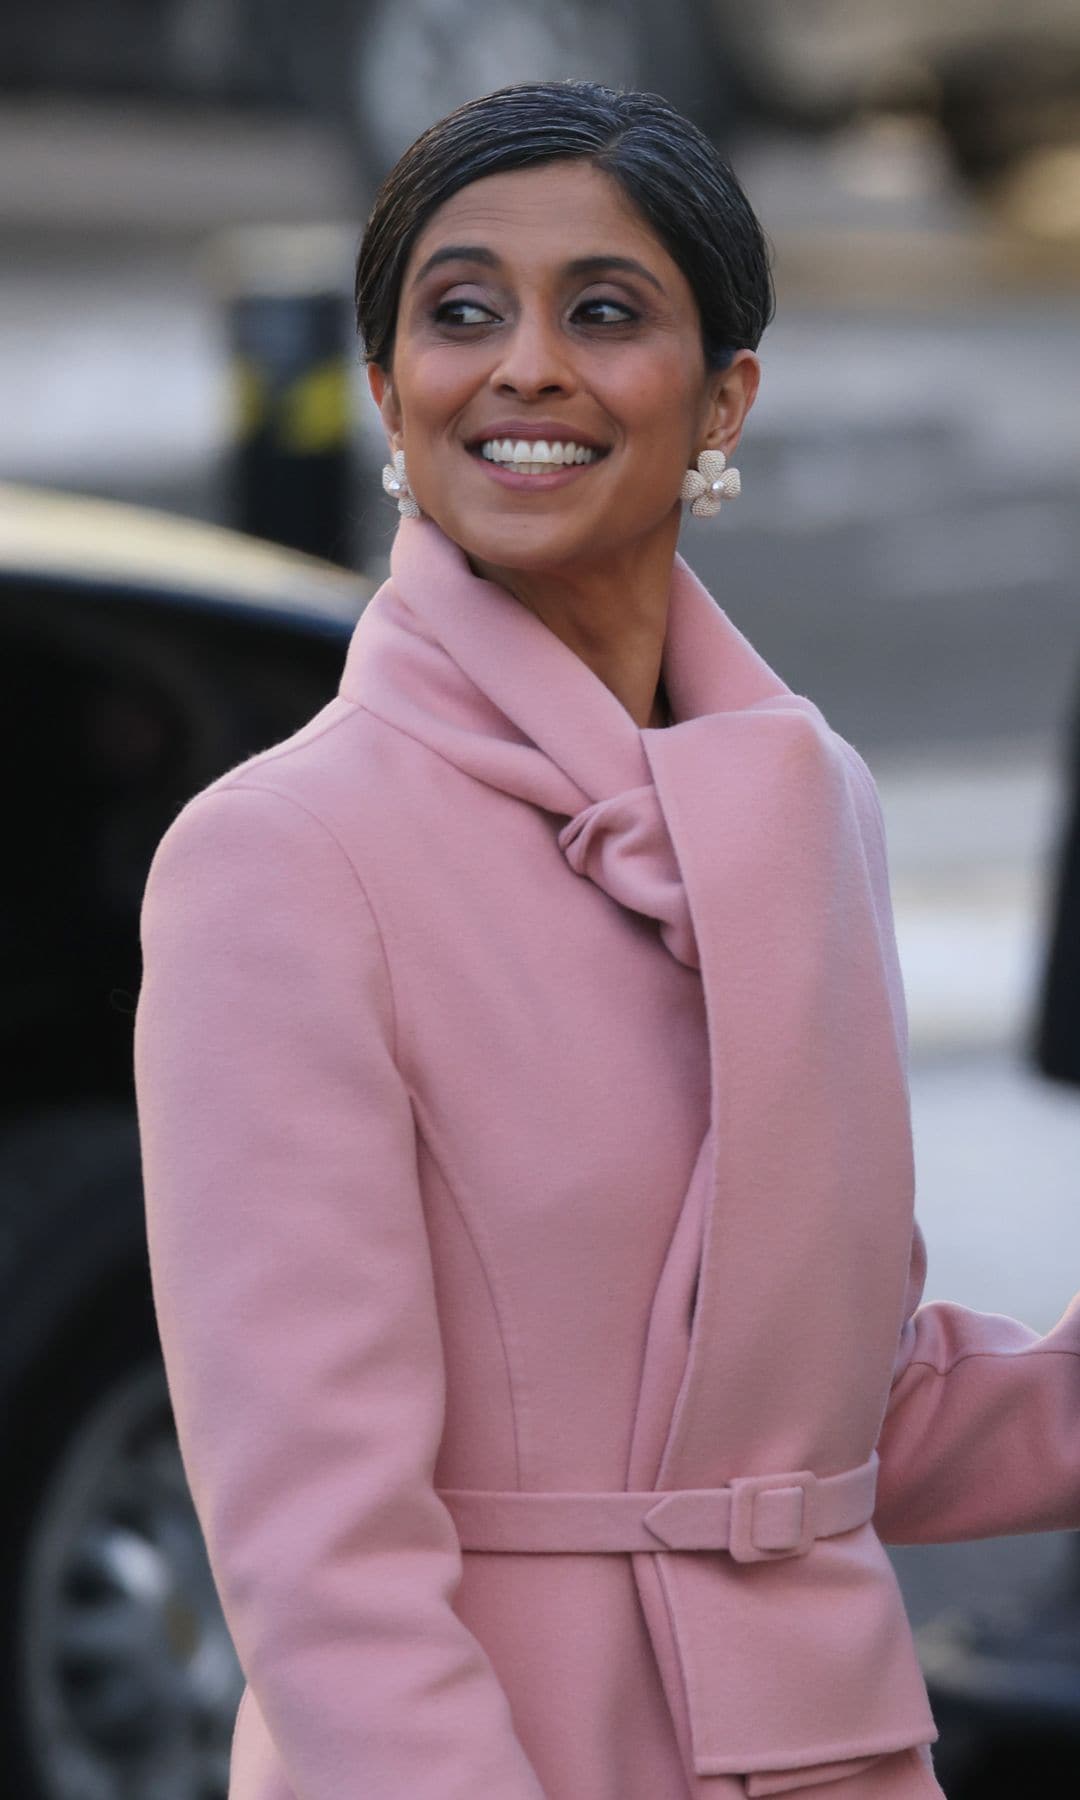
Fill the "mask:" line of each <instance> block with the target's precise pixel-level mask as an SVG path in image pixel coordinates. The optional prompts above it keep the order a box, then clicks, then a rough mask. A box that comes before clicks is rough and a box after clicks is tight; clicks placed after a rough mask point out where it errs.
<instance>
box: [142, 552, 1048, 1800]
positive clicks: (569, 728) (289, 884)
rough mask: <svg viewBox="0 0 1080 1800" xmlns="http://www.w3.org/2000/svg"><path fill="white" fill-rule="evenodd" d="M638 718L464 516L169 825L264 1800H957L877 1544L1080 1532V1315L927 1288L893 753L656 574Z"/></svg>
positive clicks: (194, 1389) (169, 953)
mask: <svg viewBox="0 0 1080 1800" xmlns="http://www.w3.org/2000/svg"><path fill="white" fill-rule="evenodd" d="M664 677H665V682H666V687H667V693H668V696H669V699H670V702H671V705H672V709H673V714H674V719H675V723H674V724H673V725H672V726H670V727H668V728H666V729H645V730H641V729H639V728H638V727H637V726H636V725H635V723H634V722H633V720H632V719H631V717H630V715H629V714H628V713H627V712H626V711H625V709H624V708H623V707H622V706H621V704H620V703H619V702H618V701H617V700H616V699H615V697H614V695H613V694H612V693H611V692H610V691H609V689H608V688H607V687H606V686H604V684H603V683H602V682H601V681H600V680H599V679H598V678H597V677H596V676H595V675H594V674H593V673H592V672H591V671H590V669H589V668H588V667H587V666H586V664H585V663H584V662H582V661H581V660H579V659H578V657H576V656H575V655H574V654H573V652H572V651H571V650H569V649H568V648H567V647H566V646H565V645H564V644H563V643H562V642H561V641H560V640H559V639H558V638H557V637H556V636H555V635H554V634H553V633H551V632H550V631H548V630H547V629H546V627H545V626H543V625H542V624H541V623H540V621H539V620H538V619H537V618H536V617H535V616H534V615H533V614H532V613H530V612H529V611H528V610H527V608H525V607H524V606H523V605H522V604H520V603H519V602H517V601H516V600H514V599H513V598H512V597H511V596H510V595H509V594H507V593H506V592H505V591H504V590H502V589H500V588H498V587H496V586H493V585H491V584H489V583H486V582H484V581H481V580H479V579H478V578H476V577H475V576H474V575H473V574H472V573H471V571H470V569H469V567H468V564H467V562H466V560H465V557H464V556H463V554H462V553H461V551H460V550H459V549H458V548H457V547H456V546H455V545H454V544H452V543H451V542H450V541H449V540H448V539H447V538H446V537H444V536H443V535H442V533H441V532H440V531H439V530H438V528H437V527H436V526H435V525H434V524H433V523H431V522H430V521H428V520H418V521H404V522H403V523H402V524H401V526H400V528H399V531H398V535H397V538H396V540H395V544H394V550H393V558H392V569H391V576H390V579H389V581H388V582H387V583H386V584H385V585H384V586H383V587H382V588H381V589H380V590H379V592H378V593H377V594H376V596H375V597H374V598H373V600H372V601H371V602H370V604H369V605H368V607H367V609H366V611H365V612H364V614H363V616H362V617H361V619H360V621H359V623H358V624H357V626H356V629H355V633H354V636H353V639H352V641H351V644H350V647H349V650H348V655H347V660H346V663H345V668H344V672H343V675H342V680H341V685H340V691H339V693H338V695H337V696H336V698H334V699H333V700H331V701H330V702H329V704H328V705H326V706H325V707H324V708H323V709H322V711H321V712H319V713H318V714H317V715H316V716H315V717H314V718H313V719H312V720H311V721H310V722H309V723H308V724H307V725H305V726H304V727H303V728H302V729H301V730H299V731H298V732H296V733H295V735H294V736H292V737H290V738H289V739H287V740H286V741H285V742H282V743H279V744H277V745H275V746H273V747H272V748H271V749H268V750H265V751H263V752H262V753H260V754H259V755H257V756H254V757H252V758H251V759H250V760H249V761H247V762H244V763H242V764H241V765H239V766H238V767H235V768H233V769H231V770H230V771H229V772H228V773H227V774H225V775H224V776H222V777H221V778H220V779H219V780H217V781H215V782H214V783H213V784H212V785H210V786H209V787H207V788H205V789H204V790H203V791H202V792H201V793H200V794H198V795H197V796H196V797H195V798H194V799H193V800H191V801H190V802H189V803H188V804H187V805H186V806H185V807H184V809H183V811H182V812H181V813H180V814H179V816H178V817H177V819H176V820H175V821H174V823H173V824H172V825H171V826H170V828H169V830H168V831H167V833H166V834H165V836H164V838H163V839H162V841H161V843H160V845H159V847H158V849H157V852H156V855H155V857H154V861H153V866H152V868H151V871H150V875H149V880H148V885H147V888H146V894H145V899H144V906H143V916H142V931H143V952H144V980H143V986H142V991H141V995H140V998H139V1005H138V1013H137V1019H136V1041H135V1072H136V1083H137V1090H136V1091H137V1100H138V1107H139V1118H140V1128H141V1138H142V1148H143V1163H144V1176H145V1192H146V1210H147V1224H148V1232H149V1250H150V1266H151V1274H152V1278H153V1287H154V1296H155V1302H156V1307H157V1316H158V1322H159V1328H160V1334H161V1342H162V1346H163V1349H164V1356H165V1364H166V1370H167V1374H168V1378H169V1383H170V1388H171V1393H172V1399H173V1405H174V1410H175V1416H176V1424H177V1429H178V1432H179V1438H180V1445H181V1450H182V1453H183V1457H184V1463H185V1467H186V1470H187V1474H188V1478H189V1481H190V1485H191V1491H192V1494H193V1497H194V1501H195V1505H196V1508H197V1510H198V1515H199V1519H200V1522H201V1525H202V1528H203V1531H204V1534H205V1538H206V1543H207V1546H208V1549H209V1554H210V1559H211V1564H212V1568H213V1572H214V1576H215V1580H216V1582H217V1586H218V1589H219V1592H220V1596H221V1600H222V1603H223V1606H224V1609H225V1615H226V1618H227V1621H228V1624H229V1627H230V1630H231V1632H232V1635H233V1638H234V1641H235V1644H236V1648H237V1651H238V1653H239V1656H240V1660H241V1662H242V1664H243V1669H244V1673H245V1675H246V1678H247V1688H246V1690H245V1693H244V1696H243V1699H242V1701H241V1705H240V1710H239V1713H238V1716H237V1722H236V1730H235V1736H234V1740H233V1757H232V1784H231V1787H230V1790H229V1791H230V1796H231V1797H232V1800H542V1797H546V1800H737V1797H738V1796H765V1795H772V1794H782V1793H788V1792H792V1791H804V1792H806V1793H808V1794H810V1795H812V1800H916V1797H922V1796H928V1795H935V1794H937V1795H939V1794H940V1792H941V1790H940V1788H939V1786H938V1784H937V1782H936V1780H935V1778H934V1774H933V1771H932V1766H931V1755H930V1751H929V1748H928V1746H929V1745H930V1743H931V1742H932V1741H933V1739H934V1737H935V1728H934V1723H933V1720H932V1717H931V1714H930V1711H929V1708H928V1704H927V1698H926V1691H925V1687H924V1684H923V1681H922V1677H921V1674H920V1671H919V1667H918V1664H917V1660H916V1656H915V1652H914V1647H913V1644H912V1639H911V1634H910V1630H909V1627H908V1623H907V1620H906V1617H905V1613H904V1608H903V1604H902V1600H901V1596H900V1593H899V1590H898V1588H897V1584H896V1581H895V1578H894V1576H893V1573H892V1570H891V1566H890V1563H889V1560H888V1558H887V1556H886V1554H885V1551H884V1549H883V1548H882V1543H883V1541H884V1542H897V1543H899V1542H905V1543H913V1542H928V1541H942V1540H948V1539H957V1538H967V1537H980V1536H989V1535H996V1534H999V1533H1006V1532H1017V1531H1039V1530H1049V1529H1054V1528H1064V1527H1076V1526H1080V1305H1077V1304H1074V1305H1073V1306H1072V1307H1070V1309H1069V1310H1068V1312H1067V1313H1066V1314H1065V1316H1064V1317H1063V1318H1062V1320H1061V1321H1060V1323H1059V1324H1058V1325H1057V1326H1056V1327H1055V1329H1054V1330H1053V1331H1051V1332H1050V1333H1049V1334H1048V1335H1046V1336H1045V1337H1039V1336H1037V1335H1036V1334H1035V1333H1034V1332H1033V1331H1030V1330H1029V1329H1027V1328H1026V1327H1025V1326H1023V1325H1021V1324H1018V1323H1016V1322H1014V1321H1013V1320H1010V1319H1007V1318H1003V1317H999V1316H997V1315H981V1314H977V1313H973V1312H970V1311H967V1310H965V1309H964V1308H962V1307H959V1306H954V1305H949V1304H945V1303H938V1302H935V1303H934V1304H932V1305H922V1306H920V1305H919V1300H920V1296H921V1291H922V1283H923V1276H924V1267H925V1262H924V1255H923V1248H922V1240H921V1237H920V1234H919V1232H918V1229H917V1227H916V1226H915V1224H914V1218H913V1173H912V1147H911V1136H910V1124H909V1101H908V1091H907V1072H906V1058H907V1047H906V1036H905V1031H906V1027H905V1018H904V1000H903V992H902V987H901V981H900V972H899V967H898V963H897V956H896V948H895V941H894V935H893V926H892V920H891V913H890V901H889V891H888V881H887V872H886V854H885V844H884V838H883V829H882V822H881V815H880V810H879V807H878V803H877V797H876V793H875V789H874V785H873V782H872V779H871V777H870V775H869V773H868V771H867V769H866V767H865V765H864V763H863V762H862V761H861V759H860V758H859V756H858V755H857V754H856V752H855V751H854V750H852V749H851V748H850V746H849V745H847V744H846V743H845V742H843V740H842V739H840V738H839V737H838V736H837V735H836V734H835V733H834V732H833V731H832V730H831V729H830V728H829V727H828V725H827V724H826V723H825V721H824V720H823V718H822V717H821V714H820V713H819V711H818V710H817V708H816V707H815V706H814V705H813V704H812V703H811V702H810V701H809V700H807V699H805V698H803V697H800V696H798V695H795V694H793V693H791V692H790V691H789V690H788V688H787V687H786V686H785V685H784V683H783V682H782V681H781V680H780V679H779V677H778V676H777V675H776V674H775V673H773V671H772V670H771V669H770V668H769V667H768V666H767V665H766V663H765V662H764V661H763V660H762V659H761V658H760V657H759V656H758V655H757V654H756V652H755V651H754V650H753V649H752V648H751V646H750V644H749V643H748V642H747V641H746V639H745V638H744V637H743V636H742V635H741V634H740V633H739V632H738V631H737V630H736V628H735V627H734V626H733V624H732V623H731V622H730V621H729V620H728V619H727V618H726V616H725V614H724V613H723V612H722V611H721V610H720V609H719V607H717V606H716V605H715V603H714V602H713V601H712V600H711V599H710V597H709V596H708V594H707V593H706V592H705V590H704V589H703V588H702V586H701V585H700V583H699V582H698V581H697V580H696V578H695V577H694V575H693V574H692V573H691V571H690V570H689V569H688V568H687V566H686V565H685V563H683V562H682V561H681V560H680V561H678V562H677V563H676V567H675V572H674V578H673V586H672V592H671V604H670V613H669V621H668V629H667V636H666V640H665V649H664Z"/></svg>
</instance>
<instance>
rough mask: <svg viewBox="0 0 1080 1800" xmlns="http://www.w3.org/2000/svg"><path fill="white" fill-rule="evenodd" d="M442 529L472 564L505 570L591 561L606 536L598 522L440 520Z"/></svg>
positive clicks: (523, 569)
mask: <svg viewBox="0 0 1080 1800" xmlns="http://www.w3.org/2000/svg"><path fill="white" fill-rule="evenodd" d="M436 523H438V524H439V525H440V526H441V529H442V530H443V531H445V532H446V534H447V536H448V537H452V538H453V540H454V542H455V543H456V544H460V546H461V548H462V549H463V550H464V552H465V554H466V556H468V557H469V558H470V559H471V560H472V561H473V562H483V563H490V564H494V565H495V566H496V567H497V568H502V569H521V570H522V571H526V570H535V569H553V568H561V567H564V566H565V565H567V564H569V563H575V562H582V561H586V562H587V561H591V560H592V559H593V558H594V557H595V556H596V554H597V549H598V546H599V544H600V543H601V542H602V541H603V539H604V536H605V534H603V533H600V532H598V530H597V526H596V523H595V521H594V522H590V523H586V522H585V521H582V520H575V521H570V520H569V519H554V518H552V519H523V518H521V517H520V516H519V517H517V518H513V517H506V518H501V519H491V518H486V519H461V518H457V519H453V520H450V521H448V522H447V523H445V524H444V523H443V522H442V520H437V521H436Z"/></svg>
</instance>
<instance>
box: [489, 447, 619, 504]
mask: <svg viewBox="0 0 1080 1800" xmlns="http://www.w3.org/2000/svg"><path fill="white" fill-rule="evenodd" d="M467 454H468V455H470V456H471V457H472V460H473V462H477V463H479V464H480V467H481V468H482V469H483V471H484V473H485V475H490V476H491V479H492V481H497V482H498V483H499V484H500V486H501V487H508V488H518V489H520V490H524V489H526V488H528V490H529V492H530V493H532V491H533V489H534V488H535V489H536V491H537V492H538V493H545V494H546V493H548V492H549V491H550V489H551V488H558V487H565V486H566V484H567V482H570V481H576V480H577V479H578V477H579V476H581V475H587V474H588V473H589V470H590V469H595V468H597V467H598V466H599V464H600V463H602V462H603V461H605V458H604V457H602V456H598V457H597V459H596V461H595V462H591V463H566V464H565V465H564V466H563V467H562V468H554V469H552V470H551V472H550V474H547V475H523V474H522V473H521V471H520V470H519V469H510V468H507V466H506V464H505V463H496V462H489V461H488V459H487V457H486V456H477V455H476V454H475V452H473V451H469V452H467Z"/></svg>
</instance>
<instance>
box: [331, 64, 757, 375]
mask: <svg viewBox="0 0 1080 1800" xmlns="http://www.w3.org/2000/svg"><path fill="white" fill-rule="evenodd" d="M566 158H580V159H581V160H583V161H586V162H591V163H592V164H593V165H594V166H595V167H596V168H598V169H602V170H603V171H604V172H605V173H606V174H608V175H610V176H612V177H613V179H614V180H615V181H617V182H618V184H619V186H620V187H621V188H622V189H623V191H624V193H625V194H626V195H627V197H628V198H629V199H630V200H631V202H632V203H633V204H634V206H636V208H637V209H638V211H639V212H640V213H641V214H642V215H643V216H644V218H645V219H647V220H648V222H649V224H650V225H651V226H652V228H653V230H654V231H655V232H656V235H657V237H658V238H659V239H660V240H661V242H662V243H663V244H664V246H665V248H666V249H667V250H668V252H669V253H670V255H671V256H672V258H673V259H674V261H675V262H676V263H677V264H678V266H679V268H680V269H681V270H682V272H683V274H684V275H685V276H686V278H687V280H688V281H689V283H690V286H691V288H692V289H693V292H694V295H695V298H696V300H697V304H698V310H699V312H700V314H701V332H702V342H703V346H704V351H705V361H706V364H707V366H709V367H710V368H725V367H726V366H727V364H728V363H729V362H730V361H731V358H732V356H733V355H734V353H735V351H736V350H738V349H741V348H744V347H745V348H747V349H751V350H754V349H756V348H757V345H758V343H759V341H760V339H761V334H762V332H763V331H764V330H765V327H766V325H767V324H768V323H769V320H770V319H771V318H772V316H773V311H774V305H775V301H774V294H773V286H772V276H771V273H770V257H769V248H768V244H767V241H766V238H765V234H764V232H763V231H762V228H761V225H760V224H759V222H758V219H757V216H756V215H755V213H754V210H753V208H752V207H751V205H750V202H749V200H748V199H747V197H746V195H745V194H744V192H743V190H742V188H741V187H740V185H739V183H738V181H737V180H736V178H735V176H734V174H733V173H732V171H731V169H730V168H729V167H728V166H727V164H726V163H725V162H724V161H723V159H722V158H721V156H720V155H719V153H718V152H717V150H716V149H715V147H714V146H713V145H712V144H711V143H710V142H709V139H708V138H707V137H706V136H705V134H704V133H703V132H702V131H699V129H698V127H697V126H696V125H694V124H692V123H691V121H690V120H689V119H686V118H684V117H683V115H682V113H680V112H677V111H676V109H675V107H673V106H672V105H671V104H670V103H669V102H668V101H667V100H665V99H663V97H662V96H661V95H660V94H648V93H638V92H636V91H633V90H619V89H616V88H609V87H602V86H601V85H600V84H599V83H598V82H595V81H532V82H520V83H517V84H516V85H515V86H513V87H504V88H498V89H496V91H495V92H494V93H492V94H484V95H483V96H482V97H481V98H479V99H476V100H469V101H467V102H466V104H465V105H464V106H459V107H458V108H457V109H456V110H455V111H454V112H452V113H448V114H447V116H446V117H445V118H444V119H439V120H438V121H437V122H436V123H435V124H434V125H431V126H429V127H428V129H427V130H426V131H425V132H423V133H422V134H421V136H420V137H418V138H417V139H416V141H415V143H413V144H410V146H409V148H408V149H407V150H406V151H405V152H404V154H403V155H402V156H401V157H400V158H399V159H398V161H397V163H395V165H394V167H393V168H392V169H391V171H390V173H389V174H388V175H387V177H386V179H385V180H384V181H383V183H382V185H381V187H380V188H379V191H378V193H377V194H376V196H375V203H374V205H373V207H372V210H371V215H370V217H369V219H368V222H367V225H366V227H365V230H364V236H363V240H362V242H361V245H360V252H359V255H358V257H357V263H356V322H357V328H358V330H359V333H360V339H361V343H362V345H363V350H364V356H365V359H366V360H367V361H368V362H371V363H376V364H378V365H379V366H380V367H381V368H389V366H390V363H391V361H392V358H393V353H394V334H395V329H396V325H397V310H398V299H399V296H400V292H401V279H402V275H403V274H404V271H405V265H406V263H407V261H408V259H409V253H410V251H411V249H412V246H413V244H414V242H415V241H416V238H417V237H418V235H419V233H420V231H421V230H422V229H423V227H424V225H425V224H426V223H427V221H428V219H429V218H430V217H431V215H432V213H434V212H435V211H436V209H437V208H438V207H439V206H441V205H442V203H443V201H444V200H448V199H449V198H450V196H451V194H456V193H457V192H458V190H459V189H461V188H463V187H467V186H468V184H469V183H470V182H473V181H479V180H482V179H483V177H485V176H487V175H496V174H500V173H502V172H504V171H507V170H510V169H527V168H533V167H535V166H537V165H539V164H541V163H547V162H555V161H561V160H564V159H566Z"/></svg>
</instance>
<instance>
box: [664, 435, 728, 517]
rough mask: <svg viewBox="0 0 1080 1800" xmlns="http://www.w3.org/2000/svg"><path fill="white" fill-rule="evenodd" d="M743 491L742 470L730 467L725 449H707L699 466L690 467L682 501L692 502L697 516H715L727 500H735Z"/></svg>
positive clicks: (684, 481) (702, 453)
mask: <svg viewBox="0 0 1080 1800" xmlns="http://www.w3.org/2000/svg"><path fill="white" fill-rule="evenodd" d="M741 491H742V478H741V476H740V474H739V471H738V469H729V468H728V466H727V457H726V456H725V455H724V452H723V451H722V450H703V451H702V452H701V455H700V456H699V457H698V459H697V468H696V469H687V471H686V474H685V475H684V476H683V484H682V487H681V489H680V490H679V497H680V499H682V500H689V501H690V502H691V506H690V511H691V513H692V514H693V515H694V518H695V519H712V518H714V517H715V516H716V514H717V513H718V512H719V511H720V503H721V501H723V500H734V498H735V496H736V494H739V493H741Z"/></svg>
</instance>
